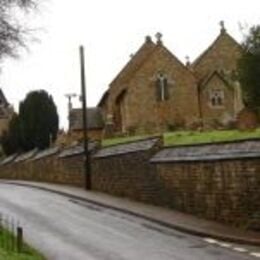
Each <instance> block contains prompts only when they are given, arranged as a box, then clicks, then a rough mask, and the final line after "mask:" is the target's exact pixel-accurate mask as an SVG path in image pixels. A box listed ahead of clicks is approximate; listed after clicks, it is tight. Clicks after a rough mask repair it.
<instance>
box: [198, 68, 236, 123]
mask: <svg viewBox="0 0 260 260" xmlns="http://www.w3.org/2000/svg"><path fill="white" fill-rule="evenodd" d="M234 95H235V90H234V87H233V85H232V84H231V83H230V82H229V81H228V80H227V79H225V78H224V77H223V76H222V75H221V74H220V73H218V72H216V71H215V72H213V73H212V74H211V75H210V76H209V77H208V78H207V79H206V80H205V81H204V82H203V83H202V84H201V85H200V106H201V113H202V118H203V120H204V122H206V123H209V124H210V123H212V122H213V121H219V122H220V123H223V124H224V123H225V121H230V120H232V119H234V116H235V111H234V106H235V104H234ZM211 121H212V122H211Z"/></svg>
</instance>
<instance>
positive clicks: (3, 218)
mask: <svg viewBox="0 0 260 260" xmlns="http://www.w3.org/2000/svg"><path fill="white" fill-rule="evenodd" d="M23 247H24V245H23V228H22V227H21V225H20V223H19V221H18V220H16V219H15V218H13V217H10V216H8V215H4V214H2V213H0V248H2V249H4V250H6V251H11V252H18V253H21V252H22V251H23Z"/></svg>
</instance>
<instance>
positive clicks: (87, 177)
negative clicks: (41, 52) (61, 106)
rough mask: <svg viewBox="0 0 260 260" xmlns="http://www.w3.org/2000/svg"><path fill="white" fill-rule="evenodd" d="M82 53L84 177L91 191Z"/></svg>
mask: <svg viewBox="0 0 260 260" xmlns="http://www.w3.org/2000/svg"><path fill="white" fill-rule="evenodd" d="M79 52H80V73H81V98H82V122H83V137H84V176H85V189H86V190H91V161H90V151H89V137H88V116H87V91H86V80H85V56H84V47H83V46H80V47H79Z"/></svg>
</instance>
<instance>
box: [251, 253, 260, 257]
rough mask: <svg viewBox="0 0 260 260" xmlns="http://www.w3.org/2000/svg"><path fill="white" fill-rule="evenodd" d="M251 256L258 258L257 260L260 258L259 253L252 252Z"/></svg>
mask: <svg viewBox="0 0 260 260" xmlns="http://www.w3.org/2000/svg"><path fill="white" fill-rule="evenodd" d="M250 255H251V256H254V257H257V258H260V253H259V252H252V253H250Z"/></svg>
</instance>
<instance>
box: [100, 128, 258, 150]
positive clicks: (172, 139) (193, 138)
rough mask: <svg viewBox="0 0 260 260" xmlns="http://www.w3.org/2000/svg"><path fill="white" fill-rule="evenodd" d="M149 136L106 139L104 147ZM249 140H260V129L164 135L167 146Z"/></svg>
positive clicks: (178, 132) (179, 132)
mask: <svg viewBox="0 0 260 260" xmlns="http://www.w3.org/2000/svg"><path fill="white" fill-rule="evenodd" d="M146 137H148V136H141V135H140V136H129V137H117V138H110V139H104V140H103V141H102V145H103V146H110V145H114V144H118V143H125V142H130V141H135V140H139V139H143V138H146ZM249 138H260V128H258V129H256V130H253V131H239V130H215V131H203V132H199V131H175V132H167V133H164V134H163V141H164V145H165V146H169V145H181V144H198V143H215V142H222V141H233V140H243V139H249Z"/></svg>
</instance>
